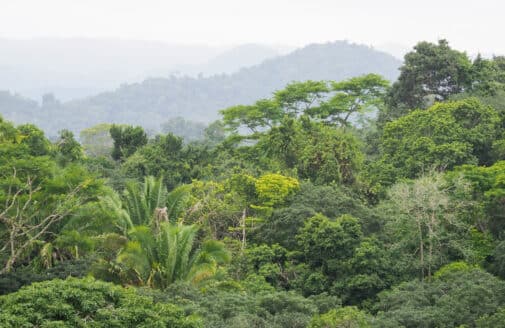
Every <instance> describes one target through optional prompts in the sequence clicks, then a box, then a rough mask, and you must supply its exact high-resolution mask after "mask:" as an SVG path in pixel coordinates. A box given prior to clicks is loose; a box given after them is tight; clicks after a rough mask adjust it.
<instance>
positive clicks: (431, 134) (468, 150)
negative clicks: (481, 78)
mask: <svg viewBox="0 0 505 328" xmlns="http://www.w3.org/2000/svg"><path fill="white" fill-rule="evenodd" d="M497 124H498V115H497V114H496V112H495V111H493V109H492V108H490V107H487V106H484V105H482V104H481V103H480V102H479V101H478V100H477V99H466V100H461V101H454V102H445V103H438V104H436V105H434V106H432V107H431V108H429V109H428V110H417V111H414V112H412V113H410V114H408V115H406V116H404V117H402V118H400V119H398V120H396V121H393V122H391V123H388V124H387V125H386V126H385V128H384V134H383V136H382V143H381V148H382V152H383V158H382V161H383V162H385V163H390V164H391V165H393V167H394V168H395V171H396V175H397V176H398V177H409V178H413V177H417V176H419V175H421V174H422V173H423V172H427V171H429V170H431V169H437V170H445V169H448V170H450V169H452V168H454V167H455V166H457V165H461V164H477V163H486V162H487V160H488V158H489V151H490V149H491V145H492V143H493V141H494V139H495V138H496V129H497Z"/></svg>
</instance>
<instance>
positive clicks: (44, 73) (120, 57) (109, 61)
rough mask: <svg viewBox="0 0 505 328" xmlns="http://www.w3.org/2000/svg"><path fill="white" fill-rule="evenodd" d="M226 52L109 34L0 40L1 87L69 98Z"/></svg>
mask: <svg viewBox="0 0 505 328" xmlns="http://www.w3.org/2000/svg"><path fill="white" fill-rule="evenodd" d="M226 51H229V49H227V48H224V47H210V46H205V45H179V44H171V43H166V42H158V41H140V40H121V39H113V38H111V39H93V38H89V39H88V38H69V39H59V38H36V39H27V40H10V39H0V90H10V91H11V92H15V93H20V94H23V95H25V96H28V97H31V98H33V99H36V100H39V99H40V97H41V96H42V95H43V94H44V93H48V92H51V93H54V94H55V95H56V96H57V97H58V98H60V99H63V100H70V99H73V98H77V97H79V98H81V97H85V96H89V95H93V94H96V93H98V92H103V91H106V90H110V89H114V88H117V87H118V86H119V85H120V84H121V83H125V82H136V81H142V80H143V79H145V78H147V77H149V76H161V75H168V74H170V73H172V72H174V71H176V70H179V67H181V66H184V65H192V66H199V65H203V64H205V63H206V62H208V61H209V60H211V59H213V58H214V57H215V56H219V55H221V54H222V53H224V52H226ZM35 58H36V60H34V59H35ZM262 59H263V58H262V57H261V58H259V59H258V61H257V62H256V63H258V62H260V61H261V60H262Z"/></svg>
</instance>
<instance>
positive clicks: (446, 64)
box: [389, 40, 472, 118]
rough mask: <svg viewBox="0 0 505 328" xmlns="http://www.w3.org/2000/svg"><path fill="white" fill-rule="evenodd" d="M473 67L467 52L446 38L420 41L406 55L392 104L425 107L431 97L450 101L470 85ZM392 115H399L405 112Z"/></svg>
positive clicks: (392, 92) (409, 107)
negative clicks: (454, 47) (454, 46)
mask: <svg viewBox="0 0 505 328" xmlns="http://www.w3.org/2000/svg"><path fill="white" fill-rule="evenodd" d="M471 66H472V64H471V62H470V60H469V59H468V56H467V55H466V53H463V52H459V51H457V50H454V49H451V47H449V43H448V42H447V41H446V40H439V41H438V44H434V43H429V42H419V43H418V44H417V45H416V46H415V47H414V50H413V51H411V52H409V53H408V54H406V55H405V60H404V64H403V66H402V67H401V68H400V72H401V73H400V76H399V77H398V81H397V82H395V83H394V84H393V87H392V89H391V91H390V94H389V98H390V100H389V102H390V106H392V107H393V108H401V107H403V106H404V107H406V108H407V109H413V108H421V107H425V105H426V104H427V103H429V101H430V99H429V98H430V97H432V99H433V100H436V101H442V100H446V99H447V98H448V97H449V96H450V95H452V94H456V93H459V92H461V91H463V90H464V89H465V88H466V87H468V86H469V85H470V81H471ZM390 114H392V116H391V118H398V117H399V116H400V115H401V111H400V112H399V113H390ZM393 114H394V115H393ZM399 114H400V115H399Z"/></svg>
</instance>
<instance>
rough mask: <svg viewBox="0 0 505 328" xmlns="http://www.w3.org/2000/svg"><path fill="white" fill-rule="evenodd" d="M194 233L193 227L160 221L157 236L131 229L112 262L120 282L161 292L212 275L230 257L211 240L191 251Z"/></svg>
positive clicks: (142, 227)
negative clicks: (125, 241) (180, 283)
mask: <svg viewBox="0 0 505 328" xmlns="http://www.w3.org/2000/svg"><path fill="white" fill-rule="evenodd" d="M197 232H198V227H197V226H195V225H183V224H172V223H169V222H163V223H162V224H161V225H160V229H159V232H157V233H153V231H152V229H151V228H150V227H147V226H137V227H135V228H134V229H133V230H132V231H130V234H129V235H130V238H129V239H130V240H129V241H128V243H127V244H126V246H125V247H124V248H123V249H122V250H121V252H120V253H119V255H118V257H117V259H116V261H115V262H116V266H115V268H116V271H117V274H118V276H119V278H120V280H121V281H123V282H125V283H128V284H133V285H140V286H149V287H152V288H161V289H163V288H166V287H167V286H168V285H170V284H171V283H173V282H174V281H179V280H183V281H190V282H192V283H198V282H199V281H201V280H203V279H206V278H208V277H211V276H213V275H214V274H215V273H216V272H217V270H218V267H219V265H220V264H224V263H226V262H228V261H229V259H230V255H229V253H228V252H227V251H226V249H225V248H224V245H223V244H222V243H220V242H218V241H215V240H209V241H206V242H203V243H202V245H201V247H200V248H197V249H195V237H196V235H197Z"/></svg>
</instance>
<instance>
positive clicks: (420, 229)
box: [417, 221, 424, 280]
mask: <svg viewBox="0 0 505 328" xmlns="http://www.w3.org/2000/svg"><path fill="white" fill-rule="evenodd" d="M417 228H418V230H419V255H420V257H421V280H424V241H423V229H422V227H421V222H419V221H417Z"/></svg>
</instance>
